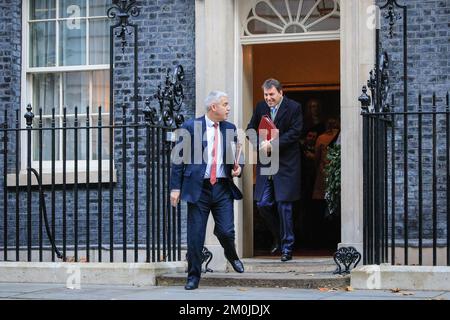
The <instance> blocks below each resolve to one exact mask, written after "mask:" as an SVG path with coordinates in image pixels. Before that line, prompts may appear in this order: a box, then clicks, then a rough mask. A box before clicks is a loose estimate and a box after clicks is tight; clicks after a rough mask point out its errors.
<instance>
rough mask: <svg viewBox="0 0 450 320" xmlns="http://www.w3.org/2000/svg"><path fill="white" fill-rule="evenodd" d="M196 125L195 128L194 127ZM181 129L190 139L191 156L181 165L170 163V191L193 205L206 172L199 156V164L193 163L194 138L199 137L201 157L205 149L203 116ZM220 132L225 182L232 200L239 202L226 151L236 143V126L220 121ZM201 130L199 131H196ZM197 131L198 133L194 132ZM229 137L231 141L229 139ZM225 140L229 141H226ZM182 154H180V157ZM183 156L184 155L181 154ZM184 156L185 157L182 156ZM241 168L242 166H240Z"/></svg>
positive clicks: (197, 197) (186, 123)
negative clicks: (185, 131) (178, 194)
mask: <svg viewBox="0 0 450 320" xmlns="http://www.w3.org/2000/svg"><path fill="white" fill-rule="evenodd" d="M195 123H197V126H196V125H195ZM182 128H183V129H186V130H187V131H188V132H189V134H190V137H191V148H190V149H191V154H190V157H187V158H186V157H184V159H188V161H183V162H182V163H181V164H175V163H172V170H171V177H170V189H171V190H174V189H178V190H181V195H180V198H181V200H183V201H187V202H192V203H195V202H197V201H198V200H199V199H200V195H201V193H202V188H203V181H204V177H205V171H206V162H205V161H204V159H203V156H201V163H197V164H196V163H194V160H195V159H194V151H195V146H194V143H195V139H194V136H198V135H200V140H199V141H202V145H201V146H202V150H201V151H202V152H201V155H203V153H204V150H205V148H207V141H203V139H202V138H203V137H206V134H205V132H206V121H205V116H203V117H200V118H197V119H195V120H192V119H191V120H189V121H186V122H185V123H184V125H183V126H182ZM219 128H220V132H221V133H222V155H223V163H224V165H225V174H226V176H227V178H228V179H227V182H228V185H229V187H230V191H231V194H232V196H233V198H234V199H236V200H239V199H242V193H241V191H240V190H239V188H238V187H237V186H236V185H235V184H234V182H233V178H232V175H231V170H232V169H233V162H232V159H233V158H231V159H228V163H229V164H227V161H226V160H227V159H226V155H227V152H226V151H227V150H231V149H230V148H232V146H231V145H232V142H236V141H237V134H236V126H235V125H234V124H232V123H230V122H227V121H221V122H220V125H219ZM198 129H201V130H198ZM230 130H231V132H232V133H233V134H232V135H231V136H229V137H227V134H226V132H227V131H230ZM195 131H198V132H195ZM230 137H231V139H232V140H231V139H230ZM227 138H228V140H229V141H227ZM178 143H183V142H182V139H181V138H180V140H179V141H178ZM183 151H184V150H183ZM181 155H182V154H181V153H180V156H181ZM183 155H184V154H183ZM228 155H229V156H232V155H233V153H232V152H229V153H228ZM184 156H185V155H184ZM241 167H242V166H241Z"/></svg>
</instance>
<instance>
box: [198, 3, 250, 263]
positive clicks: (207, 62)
mask: <svg viewBox="0 0 450 320" xmlns="http://www.w3.org/2000/svg"><path fill="white" fill-rule="evenodd" d="M234 21H235V7H234V1H233V0H196V1H195V23H196V25H195V30H196V31H195V37H196V39H195V53H196V56H195V58H196V59H195V60H196V65H195V69H196V70H195V82H196V116H201V115H203V114H204V113H205V108H204V106H203V100H204V99H205V97H206V95H207V94H208V93H209V92H210V91H211V90H220V91H224V92H226V93H228V95H229V100H230V103H231V104H232V106H231V107H232V109H231V114H230V116H229V120H230V121H232V122H235V120H236V118H237V113H236V109H237V107H238V106H234V105H233V103H234V102H235V101H236V99H235V63H236V58H235V56H236V53H235V50H236V48H235V23H234ZM235 124H236V125H238V123H236V122H235ZM241 190H242V189H241ZM241 202H242V201H240V202H236V201H235V205H234V208H235V226H236V244H237V249H238V254H239V255H241V252H242V243H241V242H242V241H240V238H241V236H242V223H240V222H239V221H241V220H242V203H241ZM213 231H214V223H213V219H212V216H210V219H209V221H208V228H207V231H206V239H205V246H206V247H207V248H208V249H209V250H210V251H211V252H212V253H213V255H214V258H213V260H212V262H211V264H210V265H209V266H210V267H211V268H212V269H213V270H216V271H220V270H224V269H225V267H226V260H225V257H224V255H223V248H222V246H221V245H220V243H219V241H218V240H217V238H216V237H215V236H214V234H213Z"/></svg>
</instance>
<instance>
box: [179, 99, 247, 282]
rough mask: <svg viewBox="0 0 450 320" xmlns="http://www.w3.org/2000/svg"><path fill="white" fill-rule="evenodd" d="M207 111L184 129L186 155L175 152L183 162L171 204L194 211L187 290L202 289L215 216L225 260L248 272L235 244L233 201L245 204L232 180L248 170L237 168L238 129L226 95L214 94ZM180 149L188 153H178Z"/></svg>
mask: <svg viewBox="0 0 450 320" xmlns="http://www.w3.org/2000/svg"><path fill="white" fill-rule="evenodd" d="M205 107H206V114H205V116H203V117H200V118H197V119H195V120H190V121H187V122H186V123H185V124H184V125H183V129H184V133H182V135H184V137H183V138H180V141H179V143H178V144H177V146H176V147H175V148H174V150H180V151H177V152H178V153H179V154H176V153H177V152H175V156H179V159H180V160H179V161H178V162H177V163H176V161H174V159H173V158H172V173H171V180H170V189H171V193H170V201H171V204H172V206H176V205H177V204H178V202H179V201H180V199H181V200H184V201H186V202H187V207H188V219H187V242H188V251H187V259H188V279H187V283H186V285H185V289H186V290H192V289H196V288H197V287H198V284H199V281H200V274H201V265H202V249H203V245H204V242H205V233H206V225H207V222H208V216H209V212H210V211H211V212H212V215H213V218H214V222H215V228H214V234H215V235H216V236H217V238H218V239H219V242H220V244H221V245H222V247H223V248H224V253H225V257H226V258H227V260H228V261H229V262H230V264H231V266H232V267H233V268H234V270H235V271H236V272H239V273H242V272H244V266H243V264H242V262H241V261H240V260H239V258H238V255H237V253H236V248H235V243H234V241H235V230H234V211H233V201H234V199H236V200H239V199H242V194H241V192H240V191H239V189H238V188H237V187H236V185H235V184H234V183H233V180H232V179H233V177H237V176H240V174H241V170H242V168H241V166H240V165H238V164H237V165H235V164H234V155H233V146H234V147H236V143H237V135H236V127H235V125H234V124H232V123H230V122H227V121H225V120H226V119H227V117H228V114H229V112H230V106H229V104H228V96H227V95H226V93H223V92H220V91H212V92H211V93H210V94H209V95H208V97H207V98H206V99H205ZM181 140H183V141H181ZM180 146H182V148H181V149H177V147H180ZM189 149H190V150H189ZM235 149H236V148H234V151H235ZM172 156H174V155H172Z"/></svg>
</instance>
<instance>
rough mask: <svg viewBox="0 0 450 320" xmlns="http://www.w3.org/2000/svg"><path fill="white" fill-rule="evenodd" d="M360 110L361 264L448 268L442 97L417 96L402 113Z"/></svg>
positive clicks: (446, 122) (446, 110) (449, 117)
mask: <svg viewBox="0 0 450 320" xmlns="http://www.w3.org/2000/svg"><path fill="white" fill-rule="evenodd" d="M364 94H365V93H364ZM364 94H363V95H364ZM362 100H363V101H364V99H362ZM365 101H368V100H365ZM425 101H429V103H428V104H425ZM394 105H395V101H393V99H392V102H391V104H390V107H393V106H394ZM367 107H368V105H366V106H364V105H363V112H362V116H363V146H364V184H363V185H364V263H365V264H372V263H375V264H379V263H383V262H390V263H392V264H399V263H400V264H418V265H423V264H432V265H450V232H449V231H450V146H449V143H450V105H449V94H448V93H447V94H446V96H445V97H440V98H438V97H437V95H436V94H433V95H432V97H426V98H424V97H422V95H420V94H419V97H418V102H417V105H416V107H415V110H411V109H412V108H411V107H410V110H409V111H407V112H403V111H391V109H387V108H386V109H382V110H379V111H377V110H376V109H370V108H367ZM405 122H407V123H408V125H407V130H406V131H405V125H404V123H405ZM405 190H407V192H408V193H407V197H406V199H405Z"/></svg>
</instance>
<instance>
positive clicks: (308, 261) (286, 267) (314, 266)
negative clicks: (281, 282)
mask: <svg viewBox="0 0 450 320" xmlns="http://www.w3.org/2000/svg"><path fill="white" fill-rule="evenodd" d="M242 262H243V263H244V267H245V271H246V272H250V273H252V272H263V273H266V272H269V273H290V272H294V273H318V272H328V273H333V271H335V270H336V267H337V266H336V264H335V263H334V260H333V259H332V258H327V257H325V258H297V257H294V259H293V260H291V261H287V262H281V261H280V259H279V258H278V257H277V258H276V259H275V258H274V259H264V258H249V259H242ZM226 271H227V272H234V270H233V268H232V267H231V265H230V264H229V263H227V269H226Z"/></svg>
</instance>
